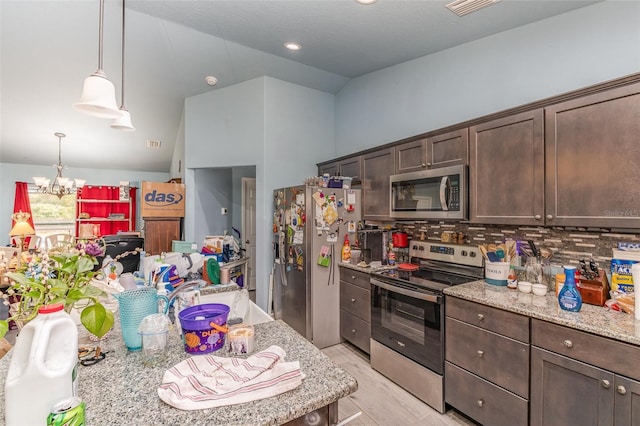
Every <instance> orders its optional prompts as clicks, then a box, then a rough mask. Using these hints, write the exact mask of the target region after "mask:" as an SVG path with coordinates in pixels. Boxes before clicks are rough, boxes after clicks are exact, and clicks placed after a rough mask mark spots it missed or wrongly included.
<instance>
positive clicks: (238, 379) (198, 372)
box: [158, 345, 305, 410]
mask: <svg viewBox="0 0 640 426" xmlns="http://www.w3.org/2000/svg"><path fill="white" fill-rule="evenodd" d="M284 356H285V351H284V350H283V349H282V348H281V347H279V346H275V345H274V346H271V347H269V348H267V349H265V350H264V351H261V352H258V353H256V354H254V355H252V356H250V357H248V358H246V359H242V358H225V357H219V356H214V355H196V356H193V357H190V358H187V359H185V360H184V361H181V362H179V363H178V364H176V365H175V366H173V367H172V368H170V369H169V370H167V371H166V372H165V373H164V377H163V378H162V385H160V387H159V388H158V395H159V396H160V399H162V400H163V401H164V402H166V403H167V404H169V405H172V406H174V407H176V408H179V409H181V410H201V409H205V408H214V407H222V406H224V405H232V404H240V403H243V402H249V401H255V400H258V399H262V398H268V397H271V396H275V395H279V394H281V393H284V392H287V391H290V390H292V389H295V388H297V387H298V386H300V384H301V383H302V379H304V377H305V375H304V373H302V371H301V370H300V363H299V362H298V361H292V362H285V361H284Z"/></svg>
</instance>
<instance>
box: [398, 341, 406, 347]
mask: <svg viewBox="0 0 640 426" xmlns="http://www.w3.org/2000/svg"><path fill="white" fill-rule="evenodd" d="M398 346H400V347H401V348H404V347H405V346H407V345H405V344H404V343H402V342H401V341H399V340H398Z"/></svg>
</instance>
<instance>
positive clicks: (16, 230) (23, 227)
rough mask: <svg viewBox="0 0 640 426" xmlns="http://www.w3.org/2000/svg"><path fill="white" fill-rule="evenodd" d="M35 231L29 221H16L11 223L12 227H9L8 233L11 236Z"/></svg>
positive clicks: (29, 233)
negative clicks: (13, 223)
mask: <svg viewBox="0 0 640 426" xmlns="http://www.w3.org/2000/svg"><path fill="white" fill-rule="evenodd" d="M35 233H36V231H35V229H33V228H32V227H31V225H29V222H16V224H15V225H13V228H11V231H9V235H11V236H16V235H19V236H22V235H31V234H35Z"/></svg>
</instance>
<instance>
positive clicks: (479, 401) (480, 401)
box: [478, 399, 484, 407]
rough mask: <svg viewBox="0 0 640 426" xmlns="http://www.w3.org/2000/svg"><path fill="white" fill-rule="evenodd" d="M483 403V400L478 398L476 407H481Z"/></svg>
mask: <svg viewBox="0 0 640 426" xmlns="http://www.w3.org/2000/svg"><path fill="white" fill-rule="evenodd" d="M483 405H484V401H483V400H481V399H479V400H478V407H482V406H483Z"/></svg>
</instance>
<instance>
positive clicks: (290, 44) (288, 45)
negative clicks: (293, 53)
mask: <svg viewBox="0 0 640 426" xmlns="http://www.w3.org/2000/svg"><path fill="white" fill-rule="evenodd" d="M284 47H286V48H287V49H289V50H300V49H302V46H300V44H298V43H294V42H292V41H288V42H286V43H285V44H284Z"/></svg>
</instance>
